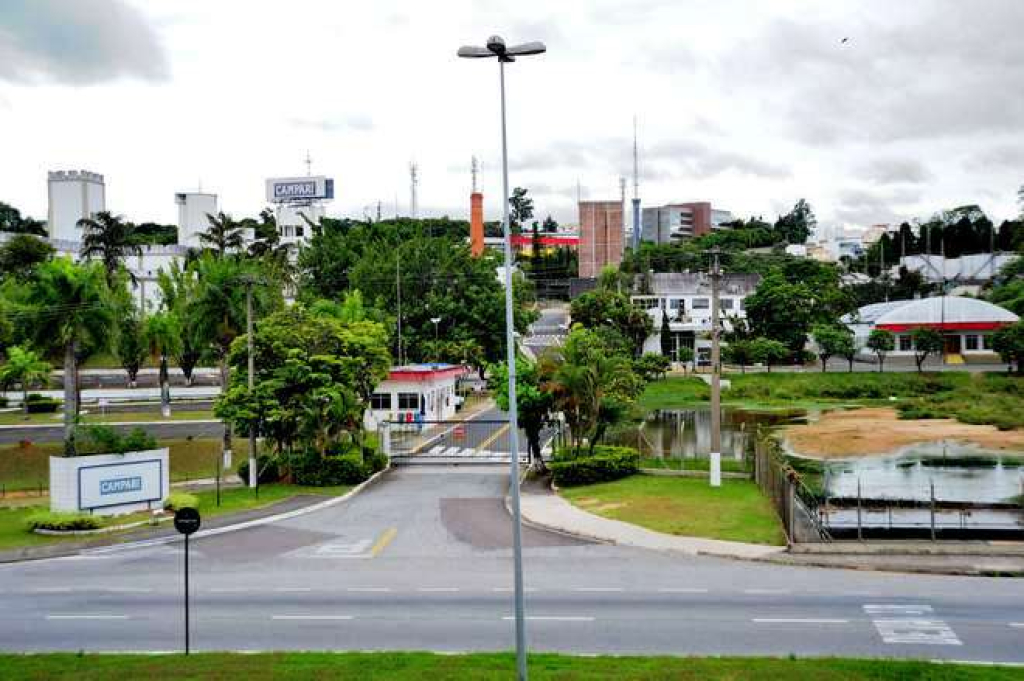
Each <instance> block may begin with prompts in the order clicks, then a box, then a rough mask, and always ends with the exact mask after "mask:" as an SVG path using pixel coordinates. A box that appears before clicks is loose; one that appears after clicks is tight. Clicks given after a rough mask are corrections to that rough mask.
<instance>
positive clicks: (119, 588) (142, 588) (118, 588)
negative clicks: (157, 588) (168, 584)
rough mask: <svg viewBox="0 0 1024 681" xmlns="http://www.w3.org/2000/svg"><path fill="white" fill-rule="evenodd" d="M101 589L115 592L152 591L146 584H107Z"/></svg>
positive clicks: (144, 592)
mask: <svg viewBox="0 0 1024 681" xmlns="http://www.w3.org/2000/svg"><path fill="white" fill-rule="evenodd" d="M103 591H110V592H111V593H117V594H148V593H152V592H153V589H151V588H150V587H148V586H108V587H105V588H104V589H103Z"/></svg>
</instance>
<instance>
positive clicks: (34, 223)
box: [0, 201, 46, 236]
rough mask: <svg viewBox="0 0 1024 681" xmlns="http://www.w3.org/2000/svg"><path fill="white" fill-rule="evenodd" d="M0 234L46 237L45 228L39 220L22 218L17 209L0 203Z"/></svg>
mask: <svg viewBox="0 0 1024 681" xmlns="http://www.w3.org/2000/svg"><path fill="white" fill-rule="evenodd" d="M0 232H13V233H16V234H35V235H36V236H46V227H45V225H44V224H43V222H42V221H41V220H33V219H32V218H30V217H25V216H22V214H21V211H19V210H18V209H17V208H15V207H14V206H11V205H8V204H6V203H4V202H3V201H0Z"/></svg>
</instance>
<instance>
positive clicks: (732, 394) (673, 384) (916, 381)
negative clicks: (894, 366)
mask: <svg viewBox="0 0 1024 681" xmlns="http://www.w3.org/2000/svg"><path fill="white" fill-rule="evenodd" d="M726 379H727V380H728V381H729V382H730V387H729V389H728V390H725V391H723V394H722V400H723V403H724V404H728V405H735V406H743V407H748V408H753V407H812V406H840V405H850V406H871V405H881V404H894V406H896V408H897V409H898V410H899V412H900V416H901V418H906V419H921V418H955V419H957V420H958V421H961V422H963V423H971V424H989V425H994V426H996V427H998V428H1000V429H1012V428H1022V427H1024V380H1022V379H1020V378H1015V377H1010V376H1005V375H1002V374H971V373H967V372H952V371H951V372H941V373H924V374H917V373H906V372H903V373H888V374H886V373H852V374H851V373H831V372H830V373H773V374H768V373H763V374H728V375H727V376H726ZM893 398H895V401H893ZM709 400H710V390H709V388H708V386H707V384H705V383H704V382H703V381H701V380H700V379H697V378H692V377H688V378H680V377H671V378H667V379H665V380H662V381H657V382H655V383H652V384H650V385H649V386H648V387H647V390H646V391H645V392H644V394H643V395H642V396H641V397H640V406H641V407H643V408H645V409H672V408H686V407H693V406H695V405H702V404H707V402H708V401H709Z"/></svg>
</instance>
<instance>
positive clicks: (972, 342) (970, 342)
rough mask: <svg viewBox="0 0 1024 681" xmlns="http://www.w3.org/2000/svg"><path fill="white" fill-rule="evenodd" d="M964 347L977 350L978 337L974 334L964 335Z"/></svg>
mask: <svg viewBox="0 0 1024 681" xmlns="http://www.w3.org/2000/svg"><path fill="white" fill-rule="evenodd" d="M964 349H965V350H977V349H978V337H977V336H975V335H974V334H968V335H966V336H964Z"/></svg>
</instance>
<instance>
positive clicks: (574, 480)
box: [548, 445, 640, 487]
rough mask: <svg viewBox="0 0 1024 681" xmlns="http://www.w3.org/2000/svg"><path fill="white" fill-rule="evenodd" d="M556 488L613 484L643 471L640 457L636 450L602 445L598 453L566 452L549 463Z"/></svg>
mask: <svg viewBox="0 0 1024 681" xmlns="http://www.w3.org/2000/svg"><path fill="white" fill-rule="evenodd" d="M548 467H549V468H550V469H551V474H552V476H553V479H554V482H555V484H556V485H559V486H561V487H573V486H576V485H592V484H594V483H597V482H610V481H612V480H618V479H620V478H625V477H629V476H630V475H634V474H636V473H639V472H640V454H639V453H638V452H637V451H636V450H635V449H633V448H632V447H614V446H611V445H599V446H597V447H595V448H594V454H593V455H590V454H589V452H587V451H586V450H584V451H583V452H581V453H580V455H579V456H573V454H572V452H571V451H568V450H562V451H561V452H559V453H558V454H557V455H556V457H555V459H554V460H553V461H552V462H551V463H550V464H548Z"/></svg>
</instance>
